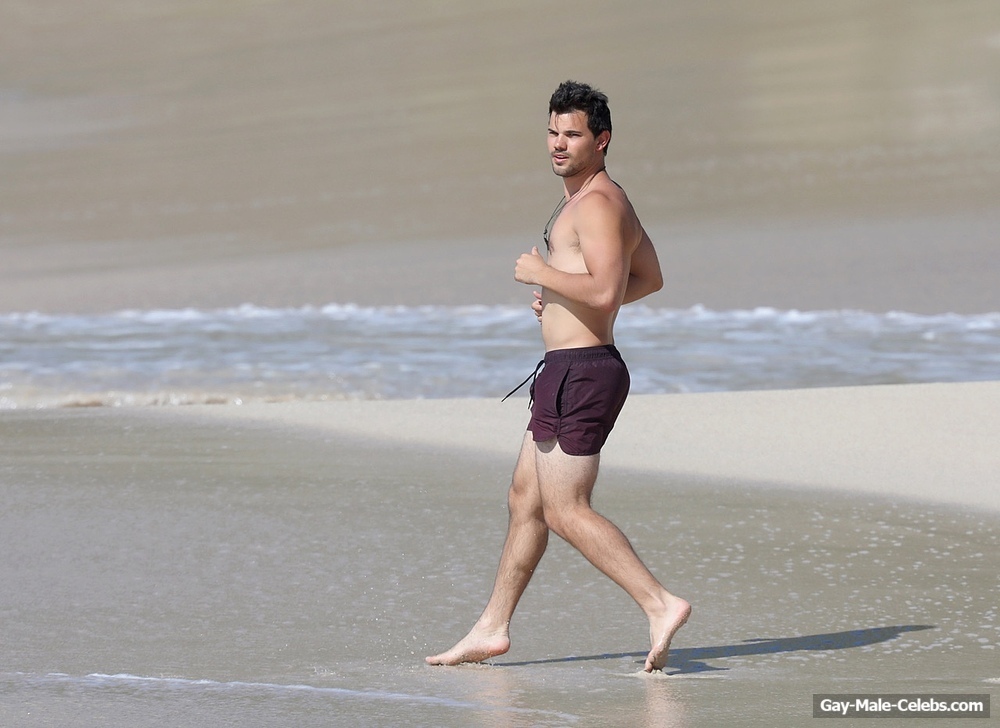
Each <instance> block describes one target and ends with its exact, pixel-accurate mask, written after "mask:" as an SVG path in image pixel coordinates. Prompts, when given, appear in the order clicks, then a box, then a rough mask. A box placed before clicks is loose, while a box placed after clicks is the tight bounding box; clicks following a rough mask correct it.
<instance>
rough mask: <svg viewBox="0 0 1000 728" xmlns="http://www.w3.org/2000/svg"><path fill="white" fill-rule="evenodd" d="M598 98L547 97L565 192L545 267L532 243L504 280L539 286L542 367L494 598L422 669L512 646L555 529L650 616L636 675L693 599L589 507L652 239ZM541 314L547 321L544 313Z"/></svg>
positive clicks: (578, 91) (618, 399) (651, 262)
mask: <svg viewBox="0 0 1000 728" xmlns="http://www.w3.org/2000/svg"><path fill="white" fill-rule="evenodd" d="M610 141H611V114H610V111H609V110H608V106H607V97H606V96H605V95H604V94H602V93H601V92H599V91H597V90H596V89H593V88H591V87H590V86H587V85H584V84H579V83H575V82H573V81H567V82H566V83H563V84H561V85H560V86H559V88H558V89H556V91H555V93H554V94H553V95H552V98H551V100H550V102H549V131H548V147H549V155H550V157H551V160H552V170H553V171H554V172H555V173H556V174H557V175H558V176H560V177H562V178H563V183H564V187H565V196H564V198H563V200H562V202H561V203H560V205H559V206H558V207H557V208H556V211H555V212H554V213H553V215H552V219H551V220H550V221H549V226H547V227H546V231H545V242H546V246H547V248H548V251H547V252H548V260H547V261H546V259H545V258H543V257H542V255H541V254H540V253H539V251H538V248H537V247H536V248H533V249H532V251H531V252H530V253H525V254H523V255H521V257H520V258H518V260H517V263H516V266H515V269H514V278H515V279H516V280H518V281H520V282H521V283H525V284H527V285H531V286H540V287H541V289H542V292H541V294H538V293H536V294H535V296H536V298H537V300H536V301H535V302H534V304H533V308H534V311H535V314H536V315H537V316H538V317H539V320H540V323H541V327H542V340H543V342H544V344H545V352H546V353H545V364H544V367H543V368H542V369H541V372H540V373H539V374H538V375H537V377H536V378H535V381H534V382H533V384H532V387H531V395H532V414H531V421H530V422H529V424H528V431H527V433H526V434H525V437H524V441H523V442H522V446H521V453H520V456H519V457H518V461H517V465H516V466H515V469H514V475H513V478H512V481H511V486H510V491H509V494H508V506H509V511H510V521H509V524H508V529H507V539H506V541H505V543H504V547H503V551H502V553H501V556H500V566H499V568H498V569H497V575H496V580H495V582H494V585H493V592H492V594H491V596H490V599H489V602H488V603H487V605H486V609H485V610H484V611H483V613H482V616H480V617H479V620H478V621H477V622H476V624H475V625H474V626H473V628H472V630H471V631H470V632H469V633H468V634H467V635H466V636H465V637H464V638H463V639H462V640H460V641H459V642H458V644H456V645H455V646H454V647H452V648H451V649H450V650H448V651H447V652H442V653H441V654H439V655H434V656H431V657H428V658H427V662H428V663H429V664H431V665H457V664H459V663H463V662H482V661H483V660H487V659H489V658H491V657H495V656H497V655H502V654H503V653H505V652H507V650H508V649H509V648H510V633H509V626H510V620H511V617H512V616H513V614H514V609H515V608H516V606H517V603H518V600H519V599H520V598H521V595H522V594H523V593H524V590H525V588H526V587H527V586H528V581H529V580H530V579H531V576H532V574H533V573H534V571H535V567H536V566H537V565H538V562H539V561H540V560H541V558H542V554H544V553H545V547H546V545H547V543H548V537H549V531H550V530H551V531H553V532H554V533H555V534H556V535H558V536H560V537H561V538H563V539H564V540H566V541H567V542H569V543H570V544H571V545H572V546H573V547H575V548H576V549H577V550H578V551H580V553H582V554H583V555H584V556H585V557H586V558H587V559H588V560H589V561H590V563H592V564H593V565H594V566H596V567H597V568H598V569H600V570H601V571H602V572H603V573H604V574H605V575H607V576H608V577H609V578H611V579H612V580H613V581H614V582H615V583H616V584H618V585H619V586H621V587H622V588H623V589H624V590H625V591H626V592H627V593H628V594H629V596H631V597H632V598H633V599H634V600H635V601H636V603H637V604H638V605H639V607H640V608H641V609H642V611H643V612H645V614H646V617H647V618H648V619H649V640H650V650H649V654H648V655H647V656H646V664H645V670H646V671H647V672H652V671H653V670H659V669H662V668H663V667H664V666H665V665H666V663H667V652H668V650H669V649H670V640H671V639H672V638H673V636H674V633H675V632H676V631H677V630H678V629H679V628H680V627H681V626H683V624H684V623H685V622H686V621H687V619H688V616H689V615H690V614H691V605H690V604H688V603H687V602H686V601H684V600H683V599H680V598H679V597H676V596H674V595H672V594H671V593H670V592H668V591H667V590H666V589H664V588H663V586H662V585H661V584H660V583H659V582H658V581H657V580H656V579H655V578H654V577H653V575H652V574H651V573H650V572H649V570H648V569H647V568H646V567H645V565H644V564H643V563H642V561H640V560H639V557H638V556H636V554H635V551H633V550H632V546H631V544H630V543H629V541H628V539H627V538H626V537H625V535H624V534H623V533H622V532H621V531H620V530H619V529H618V528H617V527H616V526H615V525H614V524H613V523H611V521H609V520H608V519H606V518H604V517H603V516H601V515H600V514H598V513H597V512H596V511H594V510H593V509H592V508H591V505H590V497H591V493H592V492H593V489H594V484H595V482H596V480H597V469H598V463H599V460H600V450H601V447H602V446H603V445H604V441H605V440H606V439H607V436H608V433H609V432H610V430H611V428H612V426H613V425H614V422H615V418H616V417H617V415H618V412H619V411H620V410H621V407H622V405H623V404H624V402H625V396H626V394H627V393H628V386H629V379H628V370H627V369H626V367H625V363H624V362H623V361H622V359H621V356H620V355H619V354H618V351H617V349H615V347H614V323H615V318H616V317H617V315H618V311H619V309H620V308H621V306H622V305H623V304H625V303H630V302H632V301H636V300H638V299H640V298H642V297H643V296H646V295H648V294H650V293H653V292H654V291H657V290H659V289H660V287H661V286H662V285H663V279H662V277H661V274H660V265H659V262H658V260H657V257H656V252H655V250H654V249H653V244H652V242H651V241H650V239H649V237H648V236H647V235H646V232H645V231H644V230H643V228H642V225H641V223H640V222H639V219H638V217H636V214H635V211H634V210H633V209H632V205H631V204H630V203H629V201H628V198H627V197H626V196H625V193H624V191H623V190H622V189H621V188H620V187H619V186H618V185H617V184H615V183H614V182H613V181H612V180H611V178H610V177H609V176H608V174H607V172H606V171H605V167H604V157H605V154H607V151H608V144H609V143H610ZM543 312H544V315H543Z"/></svg>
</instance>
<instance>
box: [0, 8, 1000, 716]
mask: <svg viewBox="0 0 1000 728" xmlns="http://www.w3.org/2000/svg"><path fill="white" fill-rule="evenodd" d="M597 18H600V20H599V21H598V20H596V19H597ZM0 29H2V30H0V33H2V34H3V42H2V43H0V161H2V163H3V166H4V174H3V175H0V311H5V312H6V311H29V310H39V311H47V312H56V313H59V312H80V313H83V312H93V311H107V310H117V309H122V308H161V307H165V308H176V307H184V306H193V307H198V308H211V307H217V306H229V305H237V304H240V303H244V302H251V303H255V304H258V305H262V306H278V305H303V304H310V303H312V304H322V303H327V302H341V303H346V302H352V301H353V302H358V303H364V304H380V303H406V304H419V303H442V304H448V303H460V302H461V303H466V302H476V303H496V302H516V301H521V300H526V302H527V301H528V300H530V298H529V297H527V296H525V289H523V287H521V286H518V285H516V284H514V283H513V282H512V280H511V273H510V271H511V266H512V263H513V260H514V259H515V257H516V255H517V254H518V253H519V252H521V251H522V250H525V249H527V248H530V246H531V245H532V244H534V243H535V242H537V239H538V236H539V231H540V226H541V224H542V223H544V220H545V219H546V218H547V216H548V214H549V212H550V211H551V208H552V206H553V205H554V203H555V202H556V199H557V198H558V195H559V187H558V181H557V180H555V179H554V178H553V177H552V175H551V173H550V172H549V171H548V166H547V163H546V160H545V158H544V134H543V131H544V113H545V101H546V99H547V97H548V94H549V93H550V92H551V89H552V88H553V87H554V85H555V84H556V83H558V82H559V81H561V80H563V79H564V78H566V77H575V78H579V79H581V80H586V81H590V82H593V83H595V84H596V85H598V86H600V87H602V88H603V89H604V90H605V91H607V92H608V93H609V95H610V96H611V100H612V108H613V110H614V114H615V138H614V143H613V145H612V150H611V156H610V157H609V166H610V169H611V171H612V173H613V176H615V177H616V179H618V180H619V181H620V182H621V183H622V184H623V185H624V186H625V188H626V189H627V190H629V192H630V195H631V197H632V199H633V201H634V202H635V204H636V207H637V209H638V210H639V212H640V214H641V215H642V217H643V219H644V221H645V223H646V225H647V227H648V228H649V230H650V231H651V232H652V233H653V236H654V238H655V239H656V241H657V243H658V245H659V250H660V255H661V258H662V260H663V262H664V267H665V273H666V277H667V286H666V288H665V290H664V291H663V292H662V293H660V294H658V295H657V296H656V297H655V298H654V299H653V300H652V303H654V304H658V305H665V306H678V307H688V306H691V305H694V304H704V305H706V306H709V307H713V308H752V307H755V306H762V305H770V306H776V307H780V308H799V309H819V308H860V309H866V310H872V311H885V310H891V309H903V310H909V311H914V312H927V313H940V312H945V311H956V312H963V313H977V312H985V311H995V310H997V309H1000V302H998V294H997V286H996V277H997V275H996V274H997V264H998V259H997V256H996V240H997V233H998V230H1000V224H998V223H1000V208H998V205H997V197H996V190H997V189H998V187H1000V185H998V183H1000V147H998V146H997V144H996V139H997V134H998V133H1000V91H998V89H1000V85H998V84H997V83H996V80H997V79H998V78H1000V9H998V6H997V4H996V3H995V2H992V1H991V0H955V1H954V2H949V3H939V2H931V1H930V0H918V1H914V0H894V1H891V2H885V3H878V4H871V3H863V2H850V3H843V4H837V5H836V6H825V5H818V4H809V5H806V4H802V3H796V2H782V1H779V0H768V1H766V2H762V3H753V4H747V3H742V2H737V1H736V0H725V1H724V2H717V3H712V4H711V5H708V4H705V3H699V2H695V1H694V0H684V1H682V2H672V3H652V2H648V3H647V2H642V3H635V4H633V5H630V6H629V10H628V12H624V11H616V12H614V13H611V14H609V13H608V12H607V7H606V6H604V5H599V4H597V3H593V2H589V1H588V2H583V3H578V4H577V5H575V6H574V14H573V15H572V16H567V15H565V14H563V13H553V8H552V7H550V6H548V5H545V4H534V5H523V4H519V3H514V2H509V3H508V2H501V3H494V4H491V5H490V6H489V7H486V6H484V7H482V8H470V7H466V6H464V5H461V4H449V3H423V2H418V3H404V2H401V0H400V1H394V2H391V3H383V4H380V5H379V6H377V8H376V6H361V5H359V6H356V7H355V6H350V7H348V6H345V5H342V4H338V5H330V4H328V3H324V2H319V0H311V1H301V2H290V3H242V4H235V5H234V4H231V3H221V2H214V1H213V2H198V3H194V2H182V1H181V0H176V1H175V2H167V3H160V4H157V5H156V6H155V7H154V6H149V5H145V4H144V5H123V4H118V3H112V2H105V1H104V0H101V1H100V2H95V3H87V4H86V6H84V5H82V4H80V3H74V2H69V0H58V1H57V2H52V3H45V4H44V5H40V4H38V3H32V2H26V1H22V0H16V1H15V2H7V3H4V5H3V7H2V8H0ZM581 48H585V49H586V52H583V51H582V50H581ZM997 396H998V395H997V388H996V385H995V384H991V383H984V384H974V385H947V386H944V385H927V386H915V387H873V388H845V389H842V390H810V391H799V392H771V393H742V394H720V395H690V396H688V395H678V396H670V397H651V398H635V399H633V400H632V401H631V402H630V403H629V405H628V409H627V410H626V412H625V413H624V415H623V420H622V423H621V425H620V428H619V430H618V431H617V432H616V433H615V435H614V437H613V438H612V441H611V443H610V444H609V448H608V450H607V452H606V454H605V471H604V475H603V479H602V484H601V485H600V486H599V495H598V498H597V505H598V507H599V508H600V509H601V510H603V511H604V512H605V513H607V514H608V515H609V516H611V517H612V518H613V519H614V520H615V521H616V522H618V523H619V525H621V526H622V527H623V530H625V532H626V533H627V534H628V535H629V536H630V537H631V538H632V540H633V542H634V544H635V546H636V548H637V550H638V552H639V553H640V555H641V556H642V557H643V558H644V559H645V560H646V561H647V562H648V563H649V564H650V566H651V568H652V569H653V571H654V572H656V573H657V574H658V575H660V576H661V577H662V578H663V579H664V581H665V582H666V583H667V584H668V586H670V588H672V589H674V590H676V591H677V592H678V593H679V594H682V595H683V596H685V597H687V598H688V599H690V600H691V601H692V602H693V603H694V604H695V608H696V611H695V614H694V616H693V617H692V620H691V622H690V623H689V624H688V626H686V627H685V628H684V629H683V630H682V631H681V632H680V633H679V634H678V636H677V638H676V640H675V643H674V651H673V655H672V658H671V661H670V665H669V669H668V671H667V672H668V673H670V674H669V675H666V676H654V677H653V678H649V677H643V676H640V675H639V674H638V673H639V671H640V670H641V661H642V657H643V656H644V654H645V650H646V645H645V644H644V642H645V635H644V634H643V633H644V627H643V625H642V619H641V616H640V615H639V614H638V610H636V609H635V607H634V605H632V604H631V603H630V602H629V601H628V600H627V598H626V597H625V596H624V595H623V594H621V593H620V592H619V590H617V589H616V588H615V587H613V586H612V585H611V584H609V583H606V581H605V580H604V579H603V578H601V577H600V576H599V575H597V574H596V573H595V572H594V571H593V570H592V569H591V567H589V566H588V565H587V564H585V563H583V562H582V560H581V559H580V558H579V557H578V555H576V554H575V553H574V552H572V550H570V549H568V548H567V547H565V546H564V545H563V544H561V543H554V544H553V545H552V547H551V552H550V553H549V554H548V555H547V557H546V560H545V561H544V562H543V565H542V568H541V569H540V571H539V573H538V574H537V576H536V579H535V581H534V582H533V583H532V585H531V587H530V589H529V592H528V594H527V595H526V596H525V599H524V602H523V604H522V606H521V608H520V610H519V612H518V615H517V623H516V625H515V629H514V639H515V643H514V647H513V648H512V650H511V652H510V653H509V654H508V655H505V656H503V657H502V658H499V659H497V660H495V661H493V664H492V665H490V666H486V667H470V668H461V669H433V668H428V667H426V666H424V665H423V663H422V657H423V656H424V655H425V654H429V653H433V652H437V651H439V650H441V649H444V648H446V647H448V646H449V645H450V644H452V643H453V642H454V641H455V640H456V639H457V638H458V637H460V636H461V635H462V634H464V632H465V630H466V629H467V628H468V626H469V625H470V624H471V623H472V621H473V620H474V619H475V617H476V616H477V615H478V611H479V610H480V609H481V607H482V604H483V602H484V600H485V598H486V594H487V590H488V589H489V585H490V581H491V579H492V571H493V569H494V567H495V563H496V558H497V553H498V551H499V547H500V542H501V539H502V537H503V529H504V524H505V522H506V512H505V507H504V491H505V488H506V483H507V478H508V476H509V471H510V467H511V466H512V461H511V458H512V457H513V454H514V452H515V451H516V448H517V443H518V442H519V440H520V434H521V431H522V430H523V426H524V417H525V412H524V410H523V407H522V406H521V404H523V403H521V404H519V403H518V402H513V403H511V402H508V403H507V404H506V405H504V406H502V407H501V406H500V405H499V404H497V403H494V402H476V401H464V402H402V403H395V402H363V403H354V402H344V403H336V402H333V403H324V404H322V405H308V406H306V405H302V406H299V405H292V404H282V405H268V406H261V407H259V408H246V409H241V408H237V407H221V406H220V407H191V408H164V409H122V410H110V409H81V410H49V411H40V412H16V411H15V412H2V413H0V442H3V443H4V455H3V456H2V458H0V479H2V480H0V482H2V488H0V498H2V499H3V501H2V503H3V507H2V508H0V548H2V549H3V551H4V553H5V554H6V555H7V558H5V559H4V560H3V562H2V566H0V583H2V584H4V589H3V590H2V591H0V615H2V616H3V625H4V626H3V630H4V638H3V650H2V651H0V686H2V687H0V723H3V724H5V725H7V724H10V725H22V726H34V725H38V726H42V725H63V724H70V723H71V724H73V725H78V726H88V725H93V726H98V725H100V726H104V727H106V726H112V727H114V726H130V727H131V726H159V725H177V724H180V723H184V724H212V725H240V726H253V725H273V724H287V723H293V724H296V725H302V726H308V725H330V724H331V723H332V724H343V725H385V724H389V723H392V724H403V725H405V724H412V725H428V724H434V725H455V726H467V725H488V726H528V725H531V726H538V725H574V724H575V725H590V724H600V725H616V724H623V725H650V726H653V725H656V726H671V725H673V726H700V725H720V724H739V725H761V726H784V725H788V726H793V725H794V726H799V725H802V724H803V723H804V722H806V721H808V720H809V719H810V717H811V707H812V699H811V696H812V694H813V693H814V692H840V693H851V692H866V693H867V692H905V693H918V692H934V693H976V692H988V691H989V690H990V689H991V687H992V686H995V685H996V684H997V682H998V681H1000V673H998V671H997V669H996V645H997V643H998V641H1000V635H998V627H1000V623H998V617H997V611H996V606H995V595H996V592H997V587H998V583H997V574H998V573H1000V568H998V566H1000V563H998V561H997V558H998V557H997V554H998V553H1000V550H998V549H997V542H996V541H997V535H996V534H997V533H998V529H997V525H998V523H997V513H998V504H997V500H996V498H997V496H996V492H997V487H996V486H997V479H998V473H1000V465H998V462H997V458H996V455H995V447H994V443H995V442H996V441H997V439H998V435H1000V432H998V430H1000V425H998V422H997V415H996V414H995V413H996V412H998V411H1000V408H998V407H997V406H996V400H997ZM888 722H889V723H890V724H891V723H892V721H888Z"/></svg>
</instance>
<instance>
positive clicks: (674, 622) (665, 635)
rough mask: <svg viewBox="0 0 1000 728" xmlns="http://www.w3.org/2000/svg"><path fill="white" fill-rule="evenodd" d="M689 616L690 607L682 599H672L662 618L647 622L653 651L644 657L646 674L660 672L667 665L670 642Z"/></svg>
mask: <svg viewBox="0 0 1000 728" xmlns="http://www.w3.org/2000/svg"><path fill="white" fill-rule="evenodd" d="M690 616H691V605H690V604H688V603H687V602H686V601H684V600H683V599H678V598H677V597H673V601H672V603H671V604H670V606H669V607H668V608H667V611H666V612H665V613H664V615H663V617H662V618H658V619H651V620H650V621H649V643H650V644H651V645H652V646H653V649H651V650H650V651H649V654H648V655H647V656H646V667H645V670H646V672H652V671H653V670H662V669H663V668H664V667H666V664H667V655H668V653H669V652H670V641H671V640H672V639H673V638H674V634H676V633H677V630H679V629H680V628H681V627H683V626H684V623H685V622H687V621H688V617H690Z"/></svg>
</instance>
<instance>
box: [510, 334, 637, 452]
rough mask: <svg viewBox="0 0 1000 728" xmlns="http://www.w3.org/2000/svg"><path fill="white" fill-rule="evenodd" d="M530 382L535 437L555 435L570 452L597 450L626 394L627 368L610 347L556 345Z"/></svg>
mask: <svg viewBox="0 0 1000 728" xmlns="http://www.w3.org/2000/svg"><path fill="white" fill-rule="evenodd" d="M544 364H545V365H544V366H543V367H542V370H541V372H539V374H538V376H537V377H536V378H535V381H534V382H533V383H532V385H531V399H532V405H531V421H530V422H528V430H530V431H531V434H532V438H533V439H534V441H535V442H544V441H545V440H551V439H552V438H558V440H559V447H561V448H562V451H563V452H565V453H566V454H568V455H596V454H597V453H599V452H600V451H601V448H602V447H603V446H604V443H605V441H606V440H607V439H608V435H609V434H610V433H611V428H612V427H614V426H615V420H616V419H618V413H619V412H621V409H622V405H624V404H625V397H626V396H628V387H629V376H628V368H627V367H626V366H625V362H624V361H623V360H622V357H621V354H619V353H618V350H617V349H616V348H615V347H614V346H592V347H586V348H582V349H556V350H555V351H549V352H547V353H546V354H545V361H544Z"/></svg>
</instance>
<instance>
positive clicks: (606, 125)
mask: <svg viewBox="0 0 1000 728" xmlns="http://www.w3.org/2000/svg"><path fill="white" fill-rule="evenodd" d="M574 111H582V112H583V113H585V114H586V115H587V128H588V129H590V133H591V134H593V135H594V136H595V137H596V136H597V135H598V134H600V133H601V132H602V131H606V132H608V134H610V133H611V109H609V108H608V97H607V96H605V95H604V94H603V93H601V92H600V91H598V90H597V89H596V88H593V87H592V86H588V85H587V84H585V83H578V82H576V81H563V82H562V83H561V84H559V88H557V89H556V90H555V92H554V93H553V94H552V98H550V99H549V116H552V114H553V113H556V114H571V113H573V112H574ZM608 146H610V143H609V145H608ZM608 146H605V147H604V153H605V154H607V153H608Z"/></svg>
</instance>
